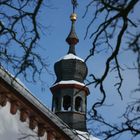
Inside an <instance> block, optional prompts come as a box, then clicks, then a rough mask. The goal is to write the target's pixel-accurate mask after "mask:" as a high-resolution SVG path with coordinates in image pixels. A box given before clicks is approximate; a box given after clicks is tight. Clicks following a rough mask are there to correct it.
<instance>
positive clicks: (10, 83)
mask: <svg viewBox="0 0 140 140" xmlns="http://www.w3.org/2000/svg"><path fill="white" fill-rule="evenodd" d="M3 86H6V88H8V89H11V90H12V91H14V92H15V94H16V95H17V96H18V98H22V101H25V102H27V103H28V104H30V105H31V106H30V107H31V108H33V109H34V111H39V114H40V116H41V117H42V116H43V118H44V119H45V120H48V121H49V123H51V124H52V125H54V127H56V128H57V130H58V131H60V132H61V133H63V134H64V135H66V137H67V139H69V140H81V138H80V137H79V136H78V135H77V133H76V132H75V131H73V130H72V129H70V127H69V126H68V125H66V124H65V123H64V122H63V121H62V120H61V119H60V118H59V117H58V116H56V115H55V114H54V113H53V112H52V111H50V110H49V109H48V108H47V107H45V106H44V105H43V104H42V103H41V102H40V101H39V100H38V99H37V98H36V97H34V96H33V95H32V94H31V92H29V90H28V89H27V88H25V87H24V85H23V84H21V82H19V80H17V79H14V77H13V76H12V75H11V74H10V73H9V72H7V71H5V70H4V69H3V68H1V69H0V88H1V89H4V88H3ZM1 92H2V91H1ZM37 114H38V113H37Z"/></svg>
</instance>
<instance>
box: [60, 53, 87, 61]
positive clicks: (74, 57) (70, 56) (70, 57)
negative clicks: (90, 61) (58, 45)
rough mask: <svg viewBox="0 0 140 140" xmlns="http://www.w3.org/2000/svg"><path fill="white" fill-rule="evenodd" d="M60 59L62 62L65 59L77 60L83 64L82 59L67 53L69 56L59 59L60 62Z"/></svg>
mask: <svg viewBox="0 0 140 140" xmlns="http://www.w3.org/2000/svg"><path fill="white" fill-rule="evenodd" d="M62 59H64V60H67V59H77V60H80V61H82V62H84V60H83V59H81V58H80V57H78V56H76V55H74V54H72V53H69V54H67V55H65V56H64V57H62V58H60V60H62Z"/></svg>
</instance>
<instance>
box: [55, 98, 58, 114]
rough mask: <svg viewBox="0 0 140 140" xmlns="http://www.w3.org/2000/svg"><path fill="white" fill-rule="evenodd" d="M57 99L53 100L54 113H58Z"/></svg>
mask: <svg viewBox="0 0 140 140" xmlns="http://www.w3.org/2000/svg"><path fill="white" fill-rule="evenodd" d="M58 104H59V103H58V98H55V99H54V105H55V111H58Z"/></svg>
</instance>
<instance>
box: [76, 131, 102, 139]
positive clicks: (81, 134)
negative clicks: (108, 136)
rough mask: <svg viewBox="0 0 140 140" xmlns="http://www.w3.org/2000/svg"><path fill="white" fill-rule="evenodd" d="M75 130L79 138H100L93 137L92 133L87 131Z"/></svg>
mask: <svg viewBox="0 0 140 140" xmlns="http://www.w3.org/2000/svg"><path fill="white" fill-rule="evenodd" d="M76 132H77V133H78V136H79V137H80V138H81V140H100V139H98V138H96V137H94V136H93V135H91V134H89V133H88V132H82V131H79V130H76Z"/></svg>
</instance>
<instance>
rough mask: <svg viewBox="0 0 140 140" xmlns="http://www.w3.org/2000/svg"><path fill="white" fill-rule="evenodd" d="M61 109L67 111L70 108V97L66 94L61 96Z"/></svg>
mask: <svg viewBox="0 0 140 140" xmlns="http://www.w3.org/2000/svg"><path fill="white" fill-rule="evenodd" d="M63 109H64V110H67V111H70V110H71V97H70V96H68V95H66V96H64V97H63Z"/></svg>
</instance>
